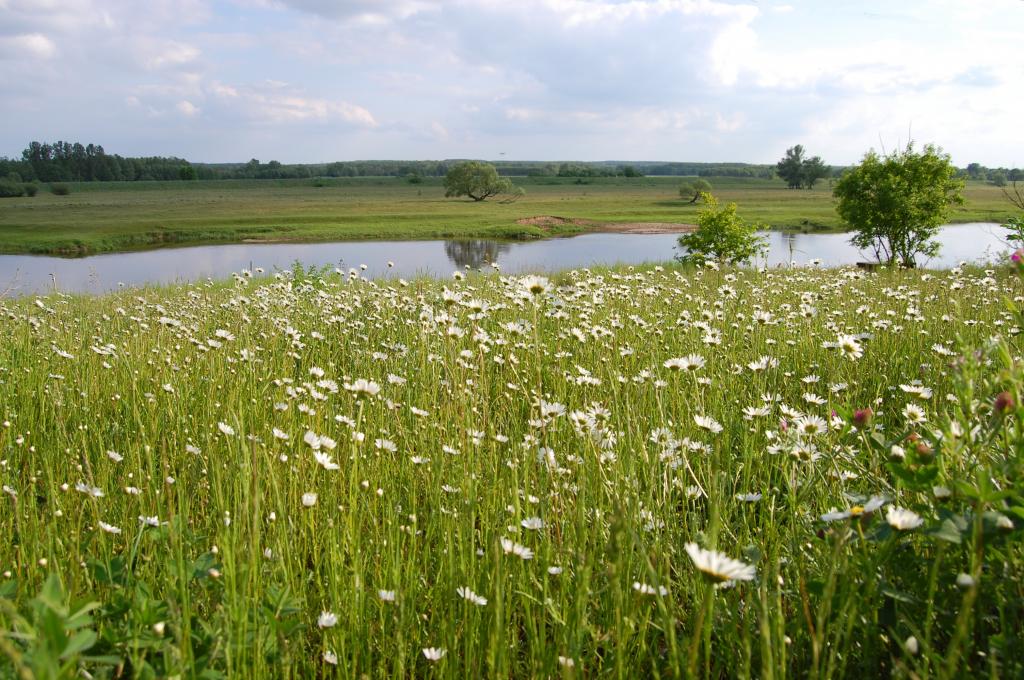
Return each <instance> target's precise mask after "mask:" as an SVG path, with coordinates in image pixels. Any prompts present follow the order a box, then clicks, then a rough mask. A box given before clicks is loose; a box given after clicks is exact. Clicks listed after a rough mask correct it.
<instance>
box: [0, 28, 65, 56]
mask: <svg viewBox="0 0 1024 680" xmlns="http://www.w3.org/2000/svg"><path fill="white" fill-rule="evenodd" d="M56 54H57V46H56V45H54V43H53V41H52V40H50V39H49V38H47V37H46V36H45V35H43V34H42V33H26V34H23V35H12V36H0V58H8V59H9V58H18V57H24V56H28V57H31V58H35V59H50V58H52V57H54V56H56Z"/></svg>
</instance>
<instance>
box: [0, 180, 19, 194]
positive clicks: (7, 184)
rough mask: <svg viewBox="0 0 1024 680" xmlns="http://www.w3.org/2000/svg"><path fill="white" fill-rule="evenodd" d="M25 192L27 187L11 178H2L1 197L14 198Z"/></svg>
mask: <svg viewBox="0 0 1024 680" xmlns="http://www.w3.org/2000/svg"><path fill="white" fill-rule="evenodd" d="M24 193H25V187H23V186H22V185H21V184H19V183H17V182H12V181H11V180H9V179H0V198H14V197H16V196H21V195H22V194H24Z"/></svg>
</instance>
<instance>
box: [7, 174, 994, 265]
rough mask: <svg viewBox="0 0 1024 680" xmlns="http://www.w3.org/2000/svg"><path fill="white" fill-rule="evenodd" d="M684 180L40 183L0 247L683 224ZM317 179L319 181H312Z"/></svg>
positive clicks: (761, 217)
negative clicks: (485, 184)
mask: <svg viewBox="0 0 1024 680" xmlns="http://www.w3.org/2000/svg"><path fill="white" fill-rule="evenodd" d="M710 179H711V182H712V184H713V187H714V193H715V194H716V195H717V196H718V197H719V199H720V200H722V201H723V202H728V201H735V202H736V203H738V204H739V206H740V214H741V215H742V216H743V217H744V218H746V219H750V220H754V221H759V222H763V223H764V224H765V225H766V226H768V227H769V228H772V229H790V230H807V231H836V230H842V229H843V225H842V224H840V222H839V220H838V218H837V216H836V214H835V208H834V202H833V199H832V196H831V192H830V189H829V186H828V182H827V181H824V182H821V183H819V185H818V186H817V187H816V188H815V189H813V190H789V189H786V188H785V186H784V184H783V182H782V181H780V180H759V179H733V178H710ZM681 180H682V178H678V177H643V178H631V179H626V178H594V179H586V180H582V181H584V182H587V183H585V184H577V183H575V182H576V180H574V179H571V178H564V179H563V178H530V177H523V178H515V181H516V183H517V184H519V185H520V186H522V187H523V188H524V189H525V190H526V195H525V196H523V197H522V198H520V199H518V200H516V201H514V202H503V201H502V200H500V199H490V200H487V201H485V202H482V203H475V202H473V201H469V200H466V199H446V198H444V189H443V188H442V186H441V182H440V179H426V180H424V181H423V183H421V184H410V183H408V182H407V181H405V180H404V179H401V178H352V179H324V180H294V181H293V180H281V181H275V180H225V181H199V182H124V183H111V182H87V183H77V184H76V183H72V184H70V185H69V187H70V190H71V192H70V194H69V195H67V196H55V195H53V194H51V193H50V192H49V191H46V190H45V187H44V190H43V191H40V192H39V194H38V195H36V196H35V197H32V198H28V197H22V198H8V199H3V200H2V201H0V252H4V253H57V254H65V255H85V254H89V253H96V252H110V251H120V250H131V249H137V248H152V247H159V246H163V245H169V244H184V243H216V242H225V243H226V242H240V241H245V240H250V239H251V240H264V241H265V240H271V241H272V240H302V241H329V240H353V239H433V238H471V237H472V238H495V239H533V238H544V237H548V236H558V235H568V234H572V233H579V232H581V231H584V230H587V229H602V228H608V227H606V226H603V225H609V224H610V225H612V227H611V228H614V225H616V224H622V223H632V222H660V223H691V222H692V221H693V220H694V219H695V217H696V213H697V210H698V207H699V206H697V205H690V204H688V203H687V202H686V201H684V200H681V199H680V198H679V195H678V191H677V189H678V186H679V183H680V181H681ZM318 185H321V186H318ZM965 196H966V199H967V201H966V204H965V205H964V206H961V207H959V208H957V209H956V210H955V211H954V212H953V215H952V218H951V219H952V220H953V221H956V222H972V221H1003V220H1005V219H1006V218H1007V217H1008V216H1009V215H1010V214H1011V212H1010V210H1009V209H1008V208H1009V204H1008V203H1007V202H1006V201H1005V200H1004V198H1003V196H1002V194H1001V192H1000V190H999V189H998V188H996V187H994V186H989V185H986V184H984V183H981V182H972V183H969V184H968V188H967V190H966V192H965ZM536 216H557V217H564V218H569V219H579V220H587V221H590V222H592V223H596V224H588V225H585V226H577V225H572V224H562V225H556V226H553V227H552V226H547V227H542V226H535V225H530V224H519V223H517V220H520V219H523V218H530V217H536Z"/></svg>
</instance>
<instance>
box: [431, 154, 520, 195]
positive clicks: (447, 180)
mask: <svg viewBox="0 0 1024 680" xmlns="http://www.w3.org/2000/svg"><path fill="white" fill-rule="evenodd" d="M514 192H515V187H514V186H513V184H512V182H511V181H510V180H508V179H506V178H504V177H500V176H498V170H497V169H496V168H495V167H494V166H493V165H491V164H490V163H481V162H479V161H465V162H463V163H459V164H457V165H455V166H453V167H452V169H451V170H449V171H448V174H446V175H445V176H444V195H445V196H446V197H449V198H450V197H453V196H455V197H458V196H469V197H470V198H472V199H473V200H474V201H482V200H484V199H486V198H490V197H491V196H497V195H498V194H508V193H514Z"/></svg>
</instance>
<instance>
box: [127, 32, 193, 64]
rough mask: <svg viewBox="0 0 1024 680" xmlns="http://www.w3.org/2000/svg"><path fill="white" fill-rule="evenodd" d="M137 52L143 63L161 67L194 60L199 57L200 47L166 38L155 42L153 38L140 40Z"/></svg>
mask: <svg viewBox="0 0 1024 680" xmlns="http://www.w3.org/2000/svg"><path fill="white" fill-rule="evenodd" d="M136 49H137V52H138V55H139V57H140V58H141V61H142V63H143V64H144V65H145V67H146V68H148V69H159V68H166V67H173V66H182V65H184V64H189V63H191V62H194V61H195V60H196V59H197V58H198V57H199V54H200V52H199V48H198V47H196V46H195V45H189V44H187V43H181V42H176V41H174V40H164V41H161V42H154V41H152V39H145V40H140V41H138V43H137V47H136Z"/></svg>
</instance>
